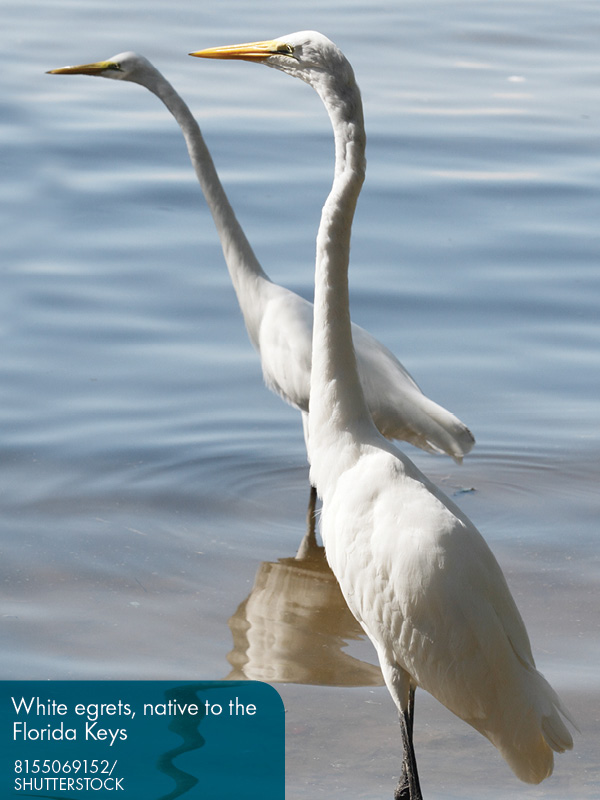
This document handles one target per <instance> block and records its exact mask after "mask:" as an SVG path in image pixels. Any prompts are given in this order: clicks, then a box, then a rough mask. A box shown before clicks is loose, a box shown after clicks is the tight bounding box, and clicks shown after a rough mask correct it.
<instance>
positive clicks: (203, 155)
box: [50, 53, 475, 516]
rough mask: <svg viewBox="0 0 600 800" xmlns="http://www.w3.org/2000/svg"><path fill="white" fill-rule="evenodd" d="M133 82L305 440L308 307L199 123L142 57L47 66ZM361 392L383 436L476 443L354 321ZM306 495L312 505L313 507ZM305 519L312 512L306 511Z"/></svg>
mask: <svg viewBox="0 0 600 800" xmlns="http://www.w3.org/2000/svg"><path fill="white" fill-rule="evenodd" d="M50 73H51V74H62V75H67V74H82V75H96V76H100V77H102V78H113V79H115V80H122V81H132V82H133V83H139V84H140V85H141V86H145V87H146V88H147V89H149V90H150V91H151V92H153V93H154V94H155V95H156V96H157V97H158V98H159V99H160V100H162V102H163V103H164V104H165V106H166V107H167V108H168V110H169V111H170V112H171V114H172V115H173V116H174V117H175V120H176V121H177V122H178V124H179V126H180V128H181V130H182V133H183V135H184V137H185V141H186V145H187V149H188V152H189V156H190V159H191V162H192V165H193V167H194V170H195V171H196V175H197V177H198V181H199V182H200V186H201V188H202V192H203V193H204V197H205V198H206V202H207V204H208V207H209V209H210V211H211V213H212V215H213V219H214V222H215V225H216V228H217V232H218V234H219V238H220V240H221V246H222V248H223V254H224V256H225V261H226V263H227V268H228V270H229V274H230V276H231V280H232V283H233V287H234V289H235V292H236V295H237V298H238V301H239V304H240V309H241V311H242V315H243V317H244V321H245V323H246V329H247V331H248V336H249V337H250V341H251V342H252V344H253V345H254V347H255V348H256V350H257V351H258V353H259V355H260V359H261V364H262V371H263V377H264V380H265V383H266V385H267V386H268V387H269V389H271V390H272V391H273V392H275V393H276V394H278V395H280V396H281V397H282V398H283V399H284V400H286V401H287V402H288V403H290V404H291V405H292V406H294V407H295V408H297V409H299V410H300V411H301V412H302V415H303V427H304V433H305V438H306V433H307V422H306V417H307V412H308V398H309V392H310V364H311V341H312V324H313V307H312V304H311V303H309V302H308V301H307V300H305V299H304V298H302V297H300V296H299V295H297V294H295V293H294V292H292V291H290V290H289V289H285V288H284V287H283V286H279V285H278V284H276V283H273V281H271V280H270V278H269V277H268V276H267V274H266V273H265V272H264V270H263V269H262V267H261V265H260V264H259V262H258V260H257V258H256V256H255V254H254V252H253V250H252V247H251V246H250V243H249V242H248V240H247V238H246V236H245V234H244V232H243V230H242V228H241V226H240V224H239V222H238V220H237V218H236V216H235V213H234V211H233V209H232V207H231V205H230V203H229V200H228V199H227V195H226V194H225V191H224V189H223V186H222V185H221V181H220V180H219V176H218V175H217V171H216V169H215V166H214V163H213V160H212V158H211V156H210V153H209V151H208V148H207V146H206V143H205V142H204V139H203V137H202V134H201V132H200V128H199V126H198V124H197V123H196V121H195V119H194V117H193V116H192V114H191V112H190V110H189V108H188V107H187V105H186V104H185V103H184V101H183V100H182V99H181V97H180V96H179V95H178V94H177V92H176V91H175V89H174V88H173V87H172V86H171V84H170V83H169V82H168V81H167V80H166V78H165V77H164V76H163V75H162V74H161V73H160V72H159V71H158V70H157V69H156V67H154V66H153V65H152V64H151V63H150V62H149V61H148V60H147V59H146V58H144V57H143V56H140V55H137V54H136V53H119V54H118V55H116V56H113V57H112V58H110V59H108V60H107V61H99V62H96V63H93V64H81V65H79V66H72V67H62V68H60V69H53V70H50ZM352 332H353V336H354V343H355V346H356V352H357V358H358V362H359V370H360V374H361V380H362V381H363V386H364V391H365V393H366V396H367V401H368V403H369V407H370V409H371V413H372V415H373V418H374V420H375V424H376V425H377V427H378V428H379V430H380V431H381V432H382V433H383V435H384V436H386V437H388V438H391V439H403V440H406V441H408V442H411V443H412V444H414V445H416V446H417V447H421V448H422V449H423V450H427V451H430V452H437V453H441V452H444V453H447V454H448V455H450V456H452V457H453V458H454V459H455V460H457V461H460V460H461V459H462V457H463V456H464V455H465V454H466V453H468V452H469V450H470V449H471V448H472V446H473V444H474V441H475V440H474V438H473V436H472V434H471V432H470V431H469V429H468V428H467V427H466V426H465V425H464V424H463V423H462V422H461V421H460V420H459V419H458V418H457V417H456V416H455V415H454V414H451V413H450V412H449V411H446V409H445V408H442V407H441V406H440V405H438V404H437V403H435V402H433V400H430V399H429V398H428V397H426V396H425V395H424V394H423V393H422V392H421V390H420V389H419V387H418V386H417V384H416V383H415V381H414V380H413V378H412V377H411V376H410V375H409V373H408V372H407V371H406V370H405V369H404V367H403V366H402V364H401V363H400V362H399V361H398V359H397V358H396V357H395V356H394V355H393V353H391V352H390V351H389V350H388V349H387V348H386V347H384V346H383V345H382V344H381V343H380V342H378V341H377V339H375V338H374V337H373V336H371V334H369V333H368V332H367V331H365V330H364V329H363V328H360V327H358V326H357V325H353V326H352ZM314 500H315V497H314V494H313V493H311V508H314ZM309 516H310V513H309Z"/></svg>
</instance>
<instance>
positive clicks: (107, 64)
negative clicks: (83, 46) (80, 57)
mask: <svg viewBox="0 0 600 800" xmlns="http://www.w3.org/2000/svg"><path fill="white" fill-rule="evenodd" d="M107 69H117V65H116V64H115V63H114V62H113V61H96V63H95V64H79V66H77V67H60V68H59V69H49V70H48V72H47V73H46V74H47V75H99V74H100V73H101V72H104V71H105V70H107Z"/></svg>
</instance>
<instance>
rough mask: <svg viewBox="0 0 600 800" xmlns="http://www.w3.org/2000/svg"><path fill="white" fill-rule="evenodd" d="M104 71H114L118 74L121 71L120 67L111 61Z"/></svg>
mask: <svg viewBox="0 0 600 800" xmlns="http://www.w3.org/2000/svg"><path fill="white" fill-rule="evenodd" d="M106 69H116V70H117V71H118V72H120V71H121V65H120V64H117V62H116V61H111V62H110V64H108V66H107V67H106Z"/></svg>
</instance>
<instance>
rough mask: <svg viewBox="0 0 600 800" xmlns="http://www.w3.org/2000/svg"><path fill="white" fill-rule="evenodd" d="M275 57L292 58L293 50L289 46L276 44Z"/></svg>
mask: <svg viewBox="0 0 600 800" xmlns="http://www.w3.org/2000/svg"><path fill="white" fill-rule="evenodd" d="M277 55H278V56H293V55H294V48H293V47H292V45H291V44H278V45H277Z"/></svg>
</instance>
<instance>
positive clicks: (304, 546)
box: [296, 486, 319, 559]
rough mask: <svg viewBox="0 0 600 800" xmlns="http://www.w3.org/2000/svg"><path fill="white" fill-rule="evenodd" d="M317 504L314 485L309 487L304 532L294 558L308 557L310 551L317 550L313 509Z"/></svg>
mask: <svg viewBox="0 0 600 800" xmlns="http://www.w3.org/2000/svg"><path fill="white" fill-rule="evenodd" d="M316 506H317V490H316V489H315V487H314V486H311V487H310V496H309V499H308V510H307V512H306V533H305V535H304V538H303V539H302V541H301V542H300V547H299V548H298V552H297V553H296V558H298V559H302V558H309V557H310V555H311V553H314V552H315V551H316V550H319V546H318V545H317V532H316V517H315V509H316Z"/></svg>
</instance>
